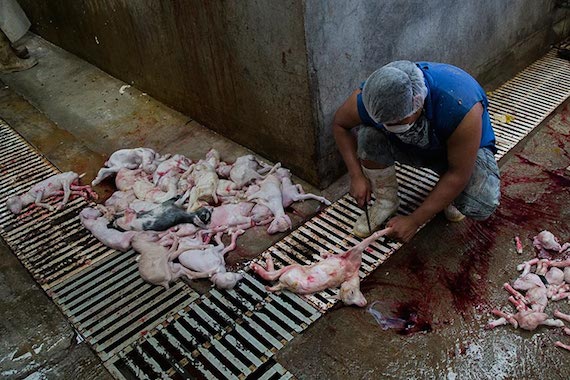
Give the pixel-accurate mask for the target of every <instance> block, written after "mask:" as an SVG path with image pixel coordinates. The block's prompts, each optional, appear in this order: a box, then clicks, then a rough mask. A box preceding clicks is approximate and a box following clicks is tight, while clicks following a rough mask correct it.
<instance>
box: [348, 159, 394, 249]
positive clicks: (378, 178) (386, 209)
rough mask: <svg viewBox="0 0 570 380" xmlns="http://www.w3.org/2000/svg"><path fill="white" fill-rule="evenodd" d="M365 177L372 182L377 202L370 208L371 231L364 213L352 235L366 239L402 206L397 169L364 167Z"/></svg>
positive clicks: (390, 167)
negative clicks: (399, 196)
mask: <svg viewBox="0 0 570 380" xmlns="http://www.w3.org/2000/svg"><path fill="white" fill-rule="evenodd" d="M362 171H363V172H364V175H365V176H366V177H368V179H369V180H370V185H371V186H372V189H373V192H374V195H375V196H376V201H375V202H374V204H373V205H372V206H368V215H369V217H370V229H371V231H370V230H369V229H368V221H367V220H366V213H365V212H363V213H362V214H361V215H360V216H359V217H358V219H356V223H355V224H354V229H353V230H352V233H353V234H354V235H356V236H358V237H361V238H364V237H367V236H370V235H371V234H372V233H373V232H374V231H376V230H377V229H379V228H380V226H381V225H382V224H383V223H384V222H385V221H386V219H388V218H389V217H390V216H391V215H392V214H393V213H395V212H396V211H397V210H398V207H399V206H400V199H399V198H398V180H397V179H396V167H395V166H393V165H392V166H389V167H387V168H385V169H367V168H365V167H362Z"/></svg>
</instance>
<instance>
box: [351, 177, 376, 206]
mask: <svg viewBox="0 0 570 380" xmlns="http://www.w3.org/2000/svg"><path fill="white" fill-rule="evenodd" d="M371 191H372V187H371V186H370V181H369V180H368V178H366V177H365V176H364V175H363V174H360V175H359V176H355V177H353V178H351V179H350V195H352V197H353V198H354V199H356V202H357V203H358V207H360V208H364V204H366V203H369V202H370V199H371V198H372V197H371Z"/></svg>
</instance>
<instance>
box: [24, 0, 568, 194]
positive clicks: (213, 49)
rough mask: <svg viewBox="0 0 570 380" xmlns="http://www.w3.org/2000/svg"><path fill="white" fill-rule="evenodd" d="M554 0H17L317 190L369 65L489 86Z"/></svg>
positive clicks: (58, 37)
mask: <svg viewBox="0 0 570 380" xmlns="http://www.w3.org/2000/svg"><path fill="white" fill-rule="evenodd" d="M554 2H555V1H554V0H462V1H458V0H353V1H345V0H304V1H303V0H240V1H236V0H231V1H230V0H228V1H222V0H203V1H199V0H186V1H184V0H172V1H166V0H164V1H157V0H136V1H131V0H83V1H76V0H58V1H50V0H20V3H21V4H22V6H23V8H24V9H25V11H26V13H27V14H28V16H29V17H30V19H31V20H32V23H33V30H34V31H35V32H37V33H39V34H40V35H41V36H42V37H44V38H46V39H48V40H49V41H51V42H53V43H55V44H56V45H59V46H61V47H63V48H64V49H66V50H68V51H70V52H72V53H75V54H76V55H78V56H80V57H82V58H84V59H86V60H87V61H89V62H91V63H93V64H95V65H97V66H98V67H100V68H101V69H103V70H104V71H107V72H108V73H110V74H112V75H114V76H116V77H117V78H120V79H122V80H124V81H126V82H129V83H132V84H133V85H134V86H136V87H138V88H140V89H141V90H143V91H145V92H147V93H149V94H150V95H153V96H154V97H156V98H157V99H159V100H161V101H163V102H165V103H166V104H168V105H171V106H173V107H174V108H176V109H178V110H180V111H182V112H184V113H185V114H187V115H189V116H190V117H192V118H193V119H195V120H197V121H199V122H200V123H202V124H204V125H206V126H207V127H209V128H211V129H213V130H215V131H217V132H219V133H220V134H223V135H224V136H227V137H229V138H231V139H233V140H234V141H237V142H239V143H241V144H243V145H245V146H247V147H249V148H251V149H253V150H255V151H257V152H258V153H260V154H262V155H265V156H266V157H268V158H270V159H273V160H275V161H281V162H283V164H284V165H285V166H287V167H289V168H290V169H292V171H293V172H294V173H295V174H297V175H298V176H300V177H302V178H304V179H305V180H307V181H309V182H311V183H313V184H316V185H318V186H321V187H324V186H326V185H328V184H330V183H331V182H332V181H333V180H334V179H335V178H337V177H338V176H339V175H340V174H342V173H343V172H344V170H345V168H344V165H343V164H342V160H341V158H340V155H339V154H338V152H337V150H336V146H335V144H334V140H333V137H332V133H331V130H330V124H331V121H332V118H333V115H334V112H335V110H336V108H337V107H338V106H339V105H340V104H341V103H342V102H343V100H344V99H345V98H346V97H347V96H348V95H349V94H350V93H351V91H352V90H353V89H354V88H356V87H357V86H358V84H359V83H360V82H361V81H362V80H364V79H365V78H366V77H367V76H368V75H369V74H370V73H371V72H372V71H373V70H375V69H376V68H378V67H380V66H382V65H383V64H385V63H387V62H390V61H392V60H396V59H409V60H431V61H440V62H448V63H452V64H455V65H457V66H460V67H462V68H464V69H466V70H467V71H469V72H470V73H472V74H473V75H474V76H475V77H477V78H478V79H479V80H480V82H482V83H483V84H489V83H499V82H500V79H506V77H507V76H505V75H504V73H505V72H507V73H508V74H514V73H515V72H516V71H518V70H520V69H522V68H523V67H524V66H526V65H528V64H529V63H531V62H532V61H533V60H534V59H536V58H537V57H538V56H540V55H541V54H543V53H544V51H545V49H547V48H548V43H549V42H551V41H552V39H553V38H554V33H553V24H554V20H560V19H561V18H562V17H564V15H567V14H565V13H562V12H560V11H555V10H554ZM498 73H502V74H503V77H501V76H500V75H499V74H498ZM70 79H72V78H70Z"/></svg>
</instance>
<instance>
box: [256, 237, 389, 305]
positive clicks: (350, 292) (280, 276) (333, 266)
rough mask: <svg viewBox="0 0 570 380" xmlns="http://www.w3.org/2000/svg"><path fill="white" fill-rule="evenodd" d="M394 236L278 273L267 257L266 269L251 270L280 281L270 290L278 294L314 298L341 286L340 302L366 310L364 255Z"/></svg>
mask: <svg viewBox="0 0 570 380" xmlns="http://www.w3.org/2000/svg"><path fill="white" fill-rule="evenodd" d="M388 232H390V229H389V228H386V229H383V230H381V231H377V232H375V233H374V234H372V235H370V236H369V237H368V238H366V239H364V240H363V241H361V242H360V243H359V244H357V245H356V246H354V247H352V248H351V249H349V250H348V251H346V252H344V253H341V254H331V253H324V254H323V255H322V257H323V258H324V260H322V261H319V262H317V263H314V264H311V265H308V266H302V265H298V264H294V265H288V266H286V267H283V268H281V269H278V270H276V269H275V268H274V266H273V260H272V259H271V256H270V255H266V256H265V266H266V267H265V268H264V267H262V266H261V265H259V264H257V263H252V264H251V265H250V266H251V268H252V269H253V270H254V271H255V273H257V274H258V275H259V276H260V277H262V278H263V279H265V280H269V281H274V280H278V281H279V283H278V284H277V285H275V286H272V287H266V289H267V290H268V291H271V292H275V291H279V290H282V289H287V290H290V291H292V292H294V293H299V294H312V293H315V292H319V291H322V290H325V289H328V288H335V287H338V286H340V292H339V296H338V298H339V299H340V300H341V301H342V302H344V303H345V304H346V305H356V306H360V307H364V306H365V305H366V299H365V298H364V295H363V294H362V292H361V291H360V278H359V277H358V270H359V269H360V264H361V263H362V252H363V251H364V249H366V247H368V246H369V245H370V244H371V243H372V242H374V241H375V240H376V239H378V238H380V237H381V236H384V235H385V234H387V233H388Z"/></svg>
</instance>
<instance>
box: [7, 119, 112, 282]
mask: <svg viewBox="0 0 570 380" xmlns="http://www.w3.org/2000/svg"><path fill="white" fill-rule="evenodd" d="M0 154H1V157H0V170H1V174H2V175H1V179H0V235H1V236H2V238H3V239H4V240H5V241H6V243H7V244H8V245H9V246H10V247H11V248H12V250H13V251H14V253H15V254H16V256H17V257H18V259H20V261H21V262H22V264H23V265H24V266H25V267H26V269H28V271H30V273H31V274H32V276H33V277H34V279H35V280H36V281H37V282H38V283H39V284H40V285H41V286H42V287H43V288H44V290H49V289H50V287H51V286H52V285H53V284H56V283H58V282H60V281H63V280H65V279H66V278H67V277H69V276H71V275H72V274H73V273H76V272H78V271H81V270H82V269H83V268H85V267H87V266H88V264H89V263H90V262H95V261H97V260H99V259H100V258H102V257H105V256H106V255H109V254H111V253H113V250H111V249H109V248H107V247H104V246H103V245H101V244H99V243H98V241H97V239H95V238H94V237H93V236H91V235H90V234H89V233H88V231H86V230H85V229H83V227H82V226H81V225H79V219H78V213H79V211H80V210H81V209H83V208H84V207H85V206H86V205H87V202H86V201H85V200H84V199H75V200H72V201H71V202H70V203H69V204H68V206H67V207H66V208H65V209H63V210H61V211H60V212H58V213H51V212H49V211H47V210H45V209H37V210H34V211H33V212H32V213H29V215H27V216H25V213H23V214H22V216H18V217H16V216H14V215H12V213H10V211H8V210H7V209H6V200H7V199H8V198H9V197H11V196H13V195H17V194H21V193H22V192H24V191H26V190H27V189H29V188H30V187H31V186H32V185H33V184H35V183H37V182H39V181H41V180H43V179H46V178H48V177H50V176H52V175H54V174H57V173H59V171H58V170H57V169H56V168H55V167H54V166H53V165H52V164H51V163H50V162H49V161H47V160H46V159H45V158H44V157H42V156H40V155H39V154H38V153H37V151H36V150H35V149H34V148H33V147H32V146H31V145H29V144H28V143H27V142H26V141H25V140H24V139H23V138H22V137H21V136H20V135H18V134H17V133H16V132H15V131H14V130H13V129H12V128H10V127H9V126H8V124H6V123H5V122H4V121H3V120H0ZM48 203H50V202H48ZM52 203H53V202H52ZM23 211H24V212H25V211H26V210H23ZM84 248H85V249H84Z"/></svg>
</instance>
